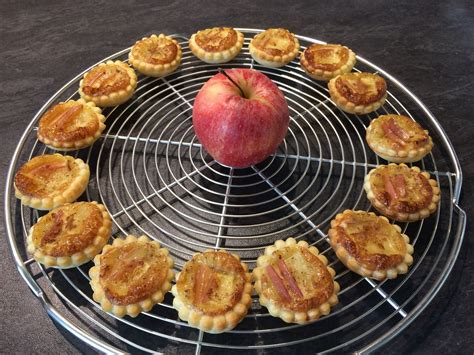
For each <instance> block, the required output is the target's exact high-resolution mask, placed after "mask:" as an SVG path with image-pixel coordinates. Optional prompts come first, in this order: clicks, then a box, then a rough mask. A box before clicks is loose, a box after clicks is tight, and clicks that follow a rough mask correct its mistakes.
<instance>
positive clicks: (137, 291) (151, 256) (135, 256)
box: [99, 241, 169, 305]
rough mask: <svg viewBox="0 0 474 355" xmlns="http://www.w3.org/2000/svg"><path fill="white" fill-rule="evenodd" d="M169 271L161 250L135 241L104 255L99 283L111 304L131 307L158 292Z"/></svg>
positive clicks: (151, 244)
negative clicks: (129, 305)
mask: <svg viewBox="0 0 474 355" xmlns="http://www.w3.org/2000/svg"><path fill="white" fill-rule="evenodd" d="M168 270H169V267H168V261H167V257H166V255H164V254H163V253H162V251H160V248H159V247H158V246H156V245H155V244H154V243H140V242H138V241H134V242H131V243H126V244H123V245H121V246H119V247H113V248H110V249H108V250H107V251H106V252H105V253H103V254H102V255H101V257H100V278H99V282H100V285H101V286H102V288H103V289H104V292H105V295H106V297H107V299H108V300H109V301H110V302H112V303H114V304H117V305H128V304H133V303H136V302H139V301H141V300H143V299H146V298H148V297H150V296H152V295H153V293H154V292H156V291H157V290H159V289H160V288H161V286H162V285H163V283H164V282H165V281H166V278H167V275H168Z"/></svg>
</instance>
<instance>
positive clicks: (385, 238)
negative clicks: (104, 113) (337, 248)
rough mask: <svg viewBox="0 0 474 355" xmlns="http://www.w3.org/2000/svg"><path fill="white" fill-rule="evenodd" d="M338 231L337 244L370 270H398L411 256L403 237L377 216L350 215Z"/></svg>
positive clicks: (336, 234)
mask: <svg viewBox="0 0 474 355" xmlns="http://www.w3.org/2000/svg"><path fill="white" fill-rule="evenodd" d="M334 230H335V231H336V233H335V234H334V237H335V239H334V242H335V243H338V244H340V245H341V246H342V247H343V248H344V249H345V250H346V251H347V252H348V253H349V254H350V255H351V256H352V257H354V258H355V259H356V260H357V262H358V263H359V264H361V265H362V266H364V267H366V268H367V269H369V270H386V269H390V268H394V267H396V266H397V265H399V264H400V263H401V262H403V260H404V258H405V255H406V253H407V247H406V242H405V241H404V239H403V237H402V236H401V234H400V233H399V232H398V231H397V230H396V229H395V228H394V227H393V226H392V225H391V224H390V223H389V222H388V221H387V220H386V219H384V218H382V217H378V216H376V215H374V214H369V213H365V212H354V213H351V214H347V215H345V216H344V218H343V219H342V220H341V221H339V225H338V226H335V227H334Z"/></svg>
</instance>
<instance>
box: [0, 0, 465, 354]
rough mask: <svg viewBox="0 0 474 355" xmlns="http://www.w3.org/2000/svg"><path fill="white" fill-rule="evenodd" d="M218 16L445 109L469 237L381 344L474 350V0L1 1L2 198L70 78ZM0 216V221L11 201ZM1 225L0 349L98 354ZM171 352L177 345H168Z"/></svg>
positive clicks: (215, 21) (440, 112) (439, 112)
mask: <svg viewBox="0 0 474 355" xmlns="http://www.w3.org/2000/svg"><path fill="white" fill-rule="evenodd" d="M216 25H230V26H234V27H246V28H268V27H286V28H289V29H291V30H292V31H293V32H295V33H298V34H301V35H305V36H308V37H314V38H317V39H321V40H324V41H327V42H336V43H343V44H345V45H347V46H349V47H351V48H353V49H355V50H356V52H357V53H358V54H359V55H361V56H362V57H364V58H368V59H370V60H371V61H373V62H374V63H376V64H378V65H380V66H381V67H382V68H384V69H385V70H386V71H387V72H389V73H390V74H392V75H393V76H395V77H396V78H398V79H399V80H400V81H401V82H402V83H405V84H407V86H408V87H409V88H410V89H411V90H412V91H413V92H414V93H415V94H416V95H418V97H419V98H420V99H421V100H422V101H423V102H424V103H425V104H426V105H427V106H428V107H429V108H430V110H431V111H432V112H433V113H434V115H435V116H436V117H437V118H438V120H439V121H440V123H441V125H442V126H443V128H444V129H445V130H446V133H447V135H448V136H449V137H450V138H451V140H452V143H453V146H454V148H455V150H456V152H457V154H458V156H459V159H460V162H461V165H462V167H463V172H464V185H463V190H462V196H461V206H462V207H463V208H464V209H465V210H466V211H467V213H468V225H467V229H466V235H465V240H464V244H463V247H462V249H461V252H460V255H459V258H458V261H457V262H456V264H455V266H454V269H453V272H452V275H451V276H450V277H449V278H448V280H447V283H446V284H445V285H444V286H443V288H442V289H441V291H440V292H439V294H438V295H437V297H436V298H435V299H434V300H433V302H432V303H431V304H430V305H429V306H428V307H427V309H426V310H425V311H424V312H423V313H422V315H421V316H420V317H419V318H418V319H417V320H416V321H415V322H414V323H413V324H411V325H410V326H409V327H408V328H407V329H406V330H405V331H404V332H403V333H402V334H401V335H399V336H398V337H396V338H395V339H394V340H393V341H391V342H390V343H388V345H387V346H386V348H385V349H386V351H387V352H390V353H397V352H410V353H472V352H473V351H474V337H473V334H474V302H472V297H473V293H474V276H473V275H474V251H473V243H472V240H471V239H472V233H471V229H472V223H471V219H472V217H473V214H472V206H473V203H472V200H471V199H470V197H469V196H472V194H473V193H474V191H473V183H472V178H474V157H473V154H472V151H473V148H474V146H473V137H474V123H473V117H472V116H473V111H474V110H473V109H474V107H473V94H472V93H473V89H474V87H473V85H474V84H473V82H474V70H473V65H474V3H473V2H472V1H430V0H420V1H373V0H371V1H367V0H361V1H331V2H326V1H295V2H289V1H268V0H267V1H240V0H235V1H226V0H221V1H199V2H198V1H195V2H193V1H183V0H177V1H167V2H164V1H139V0H137V1H125V0H116V1H111V2H106V1H94V2H89V1H84V2H73V1H47V2H46V1H2V4H1V5H0V38H1V42H0V58H1V59H2V60H1V66H0V78H1V85H0V107H1V110H0V124H1V128H2V129H1V131H0V135H1V144H0V154H1V156H2V158H1V159H0V164H1V168H2V169H1V170H2V174H1V178H2V184H1V186H2V189H1V195H2V197H3V195H4V181H5V177H6V173H7V168H8V164H9V161H10V157H11V156H12V154H13V151H14V148H15V146H16V142H17V141H18V139H19V137H20V135H21V134H22V132H23V131H24V129H25V127H26V126H27V124H28V122H30V120H31V119H32V118H33V115H34V114H35V112H36V111H37V110H38V109H39V108H40V107H41V106H42V105H43V104H44V102H45V101H46V100H47V99H48V98H49V97H50V96H51V95H52V94H53V93H54V92H55V91H56V90H57V89H59V88H60V87H61V86H62V85H63V84H64V83H65V82H67V81H68V80H70V79H71V78H72V77H73V76H75V75H77V74H78V73H79V72H80V71H82V70H84V69H85V68H86V67H89V66H91V65H93V64H94V63H96V62H97V61H99V60H101V59H102V58H104V57H106V56H108V55H110V54H112V53H115V52H117V51H118V50H121V49H123V48H125V47H126V46H129V45H131V44H132V43H134V41H136V40H137V39H139V38H141V37H142V36H144V35H146V34H150V33H161V32H163V33H183V34H191V33H193V32H195V31H196V30H197V29H202V28H207V27H212V26H216ZM2 201H3V199H2ZM0 214H1V218H2V221H3V218H4V213H3V209H2V212H0ZM0 234H1V235H3V236H4V239H3V241H2V243H0V251H1V254H0V255H1V259H0V265H1V273H0V285H1V286H0V287H1V297H2V301H1V303H0V314H1V317H0V330H1V331H0V333H1V336H0V352H2V353H23V354H24V353H48V354H53V353H62V354H66V353H78V352H91V349H90V348H88V347H87V346H86V345H84V344H83V343H81V342H80V341H78V340H77V339H75V338H74V337H72V336H70V335H68V334H67V332H65V331H63V330H61V328H60V327H56V326H55V324H54V323H53V322H52V321H51V320H50V319H49V318H48V316H47V314H46V312H45V311H44V309H43V308H42V307H41V305H40V302H39V301H38V300H36V299H35V297H34V296H33V294H32V293H31V292H30V291H29V289H28V287H27V285H26V284H25V283H24V282H23V280H22V279H21V277H20V275H19V273H18V272H17V270H16V268H15V264H14V262H13V259H12V256H11V254H10V251H9V248H8V245H7V241H6V231H5V227H4V223H0ZM170 349H176V348H169V349H168V348H165V349H164V350H165V351H172V350H170ZM178 349H179V348H178ZM274 351H275V350H272V351H270V352H274ZM285 352H291V348H290V349H287V350H286V351H285Z"/></svg>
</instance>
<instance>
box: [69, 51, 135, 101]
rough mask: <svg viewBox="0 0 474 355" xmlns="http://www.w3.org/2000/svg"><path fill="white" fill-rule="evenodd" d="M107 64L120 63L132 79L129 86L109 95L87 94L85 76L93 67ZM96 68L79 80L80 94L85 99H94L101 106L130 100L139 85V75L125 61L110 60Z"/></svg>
mask: <svg viewBox="0 0 474 355" xmlns="http://www.w3.org/2000/svg"><path fill="white" fill-rule="evenodd" d="M106 65H119V66H121V67H122V68H123V69H125V71H126V73H127V74H128V77H129V79H130V82H129V84H128V85H127V87H126V88H125V89H121V90H119V91H118V92H112V93H110V94H108V95H100V96H92V95H87V94H85V93H84V91H83V90H82V88H83V86H84V78H85V77H86V75H87V74H89V73H90V71H91V70H92V69H94V68H98V67H101V66H106ZM94 68H92V69H91V70H89V71H87V73H85V74H84V76H83V77H82V79H81V81H80V82H79V90H78V91H79V95H80V96H81V98H82V99H84V100H85V101H92V102H93V103H94V104H95V105H96V106H99V107H110V106H117V105H120V104H123V103H124V102H126V101H128V100H129V99H130V98H131V97H132V96H133V94H134V93H135V89H136V87H137V75H136V74H135V71H134V70H133V69H132V68H130V66H128V65H127V64H125V63H124V62H122V61H120V60H116V61H113V60H108V61H106V62H102V63H100V64H98V65H96V66H95V67H94Z"/></svg>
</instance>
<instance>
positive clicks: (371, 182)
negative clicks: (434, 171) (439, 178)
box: [364, 163, 440, 222]
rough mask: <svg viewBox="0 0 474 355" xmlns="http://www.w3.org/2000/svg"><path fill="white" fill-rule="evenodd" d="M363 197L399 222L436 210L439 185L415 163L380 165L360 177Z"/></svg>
mask: <svg viewBox="0 0 474 355" xmlns="http://www.w3.org/2000/svg"><path fill="white" fill-rule="evenodd" d="M364 189H365V192H367V198H368V199H369V200H370V203H371V204H372V206H374V207H375V208H376V209H377V210H378V211H379V212H380V213H381V214H383V215H385V216H387V217H390V218H393V219H394V220H396V221H399V222H407V221H418V220H420V219H423V218H426V217H428V216H429V215H430V214H431V213H433V212H434V211H436V209H437V207H438V202H439V198H440V189H439V187H438V184H437V183H436V181H435V180H433V179H430V174H429V173H427V172H426V171H423V172H422V171H421V170H420V168H418V167H417V166H413V167H411V168H409V167H408V166H406V165H405V164H393V163H391V164H389V165H380V166H378V167H377V168H375V169H372V170H371V171H370V172H369V173H368V174H367V176H366V177H365V180H364Z"/></svg>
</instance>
